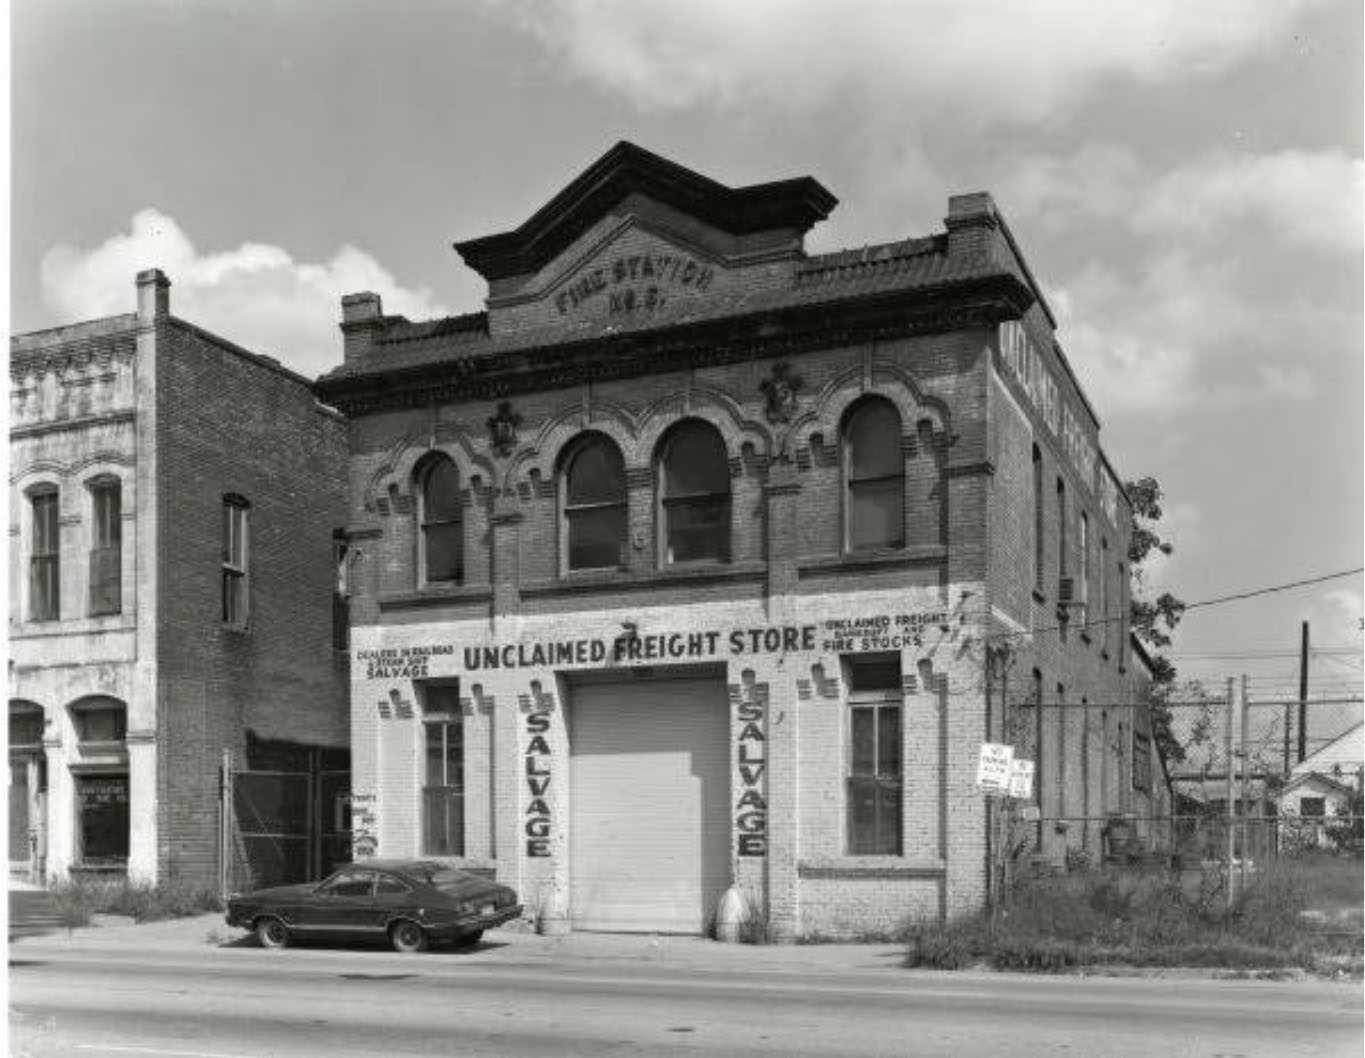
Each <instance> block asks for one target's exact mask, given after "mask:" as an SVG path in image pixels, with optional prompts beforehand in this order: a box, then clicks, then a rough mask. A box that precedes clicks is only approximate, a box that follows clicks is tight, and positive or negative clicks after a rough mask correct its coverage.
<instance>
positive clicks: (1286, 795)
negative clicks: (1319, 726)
mask: <svg viewBox="0 0 1365 1058" xmlns="http://www.w3.org/2000/svg"><path fill="white" fill-rule="evenodd" d="M1363 785H1365V725H1362V724H1356V725H1355V726H1354V727H1352V728H1351V729H1350V730H1348V731H1345V732H1343V733H1342V734H1340V735H1338V736H1337V737H1336V738H1334V739H1332V741H1331V742H1329V743H1327V745H1325V746H1323V747H1322V748H1321V749H1319V750H1318V751H1317V752H1315V753H1312V754H1310V755H1309V756H1307V757H1305V758H1304V759H1303V760H1302V761H1300V762H1299V763H1298V764H1297V765H1295V766H1294V768H1293V770H1292V771H1290V773H1289V777H1288V780H1287V781H1286V782H1285V784H1284V786H1283V787H1282V788H1281V789H1280V791H1279V792H1278V794H1277V795H1276V806H1277V808H1278V812H1279V816H1280V846H1281V848H1293V849H1303V848H1337V847H1340V846H1341V844H1342V843H1343V840H1345V841H1349V840H1350V836H1351V833H1352V832H1354V831H1355V830H1356V826H1355V820H1354V819H1353V817H1354V816H1358V815H1359V813H1360V807H1359V806H1360V795H1361V791H1362V786H1363ZM1343 828H1344V829H1343Z"/></svg>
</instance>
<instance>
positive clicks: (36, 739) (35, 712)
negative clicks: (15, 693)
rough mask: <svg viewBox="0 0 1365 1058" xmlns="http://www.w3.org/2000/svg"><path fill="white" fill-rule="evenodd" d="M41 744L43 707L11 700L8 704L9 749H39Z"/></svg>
mask: <svg viewBox="0 0 1365 1058" xmlns="http://www.w3.org/2000/svg"><path fill="white" fill-rule="evenodd" d="M42 744H43V707H42V706H41V705H39V704H38V703H37V702H28V701H24V700H22V699H18V698H13V699H10V703H9V748H10V749H11V750H20V749H24V750H33V749H40V748H41V747H42Z"/></svg>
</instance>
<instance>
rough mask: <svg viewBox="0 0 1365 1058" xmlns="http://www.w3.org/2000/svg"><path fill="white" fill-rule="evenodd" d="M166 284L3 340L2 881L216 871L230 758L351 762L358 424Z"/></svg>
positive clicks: (193, 875) (269, 763) (260, 762)
mask: <svg viewBox="0 0 1365 1058" xmlns="http://www.w3.org/2000/svg"><path fill="white" fill-rule="evenodd" d="M169 287H170V283H169V282H168V280H167V279H166V278H165V276H163V275H162V274H161V273H160V272H159V271H155V270H152V271H148V272H143V273H141V274H140V275H139V276H138V278H137V311H136V313H133V314H128V315H121V316H113V317H109V318H107V319H100V320H93V321H90V322H85V323H77V324H72V325H70V326H64V327H58V328H54V329H52V330H45V331H38V332H35V333H32V334H24V335H19V336H17V337H14V338H13V339H12V340H11V344H10V385H11V388H10V515H11V523H10V566H9V582H10V585H11V593H10V624H9V637H10V666H9V680H10V702H9V757H10V809H9V828H10V837H9V844H10V865H11V872H12V873H25V874H29V875H31V876H34V877H39V878H43V877H45V878H49V879H59V878H64V877H67V876H69V875H71V874H73V873H74V874H83V873H115V874H121V873H124V872H126V873H127V874H128V875H129V876H131V877H133V878H135V879H140V880H146V881H152V880H156V879H158V878H168V877H170V878H184V879H191V880H206V879H213V878H216V877H217V876H218V871H219V869H220V867H221V866H222V862H221V860H222V857H223V855H224V843H223V841H222V834H221V833H220V820H221V818H222V816H221V812H220V809H221V807H222V806H221V805H220V780H221V776H220V765H221V764H222V763H223V760H224V757H223V754H224V752H225V751H226V752H227V753H229V754H230V768H229V772H232V771H234V770H237V769H243V768H247V767H255V768H269V769H273V770H275V771H279V772H285V773H289V772H298V771H301V770H307V769H308V767H309V766H310V763H309V762H310V760H311V762H312V766H313V767H314V770H316V769H317V767H319V766H320V765H321V764H322V763H323V762H324V759H325V763H326V764H328V765H330V766H331V767H334V768H337V769H344V768H345V767H346V766H347V765H346V761H347V756H348V744H349V730H348V716H347V709H346V697H347V695H346V684H347V677H346V661H347V657H346V654H345V652H344V649H335V648H334V647H335V646H339V647H341V648H344V646H345V643H344V641H341V642H338V643H335V644H334V628H333V626H334V611H335V610H336V606H335V602H334V585H335V569H336V564H335V555H334V549H335V548H336V547H337V544H336V543H335V542H334V537H333V534H334V531H335V530H336V529H339V528H340V527H341V526H343V525H344V524H345V517H346V516H345V498H344V497H345V487H346V486H345V474H346V471H345V466H346V455H345V424H344V423H343V422H342V420H341V418H340V416H338V415H337V414H336V413H335V412H334V411H331V410H330V409H325V408H323V407H321V406H320V405H319V404H318V403H317V401H316V399H315V397H314V395H313V393H312V390H311V386H310V383H309V381H308V380H307V379H304V378H301V377H300V376H298V375H295V374H293V373H292V372H290V371H287V370H285V369H284V368H283V367H281V366H280V364H278V363H277V362H276V361H274V360H272V359H270V358H268V357H263V356H258V355H255V354H253V353H250V352H247V351H246V350H245V349H241V348H239V347H238V346H236V345H233V344H232V343H231V342H228V341H225V340H223V339H222V338H218V337H216V336H214V335H212V334H209V333H208V332H206V331H204V330H201V329H200V328H198V327H195V326H193V325H192V324H190V323H187V322H185V321H184V320H180V319H177V318H176V317H174V316H172V315H171V314H170V298H169ZM341 631H343V632H344V621H343V622H342V629H341ZM229 777H230V776H229ZM280 781H284V780H280ZM281 840H283V841H285V843H286V844H287V843H288V841H289V840H290V839H281ZM285 858H292V859H293V860H299V859H300V858H302V859H304V860H306V859H307V854H306V853H301V852H299V851H298V850H297V849H295V850H293V851H291V852H289V853H287V854H286V855H285Z"/></svg>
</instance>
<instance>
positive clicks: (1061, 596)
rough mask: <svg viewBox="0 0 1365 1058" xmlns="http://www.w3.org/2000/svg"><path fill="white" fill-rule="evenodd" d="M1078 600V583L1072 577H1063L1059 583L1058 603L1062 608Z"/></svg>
mask: <svg viewBox="0 0 1365 1058" xmlns="http://www.w3.org/2000/svg"><path fill="white" fill-rule="evenodd" d="M1075 599H1076V581H1075V580H1074V579H1073V578H1071V577H1063V578H1062V579H1061V580H1060V581H1058V582H1057V602H1058V603H1060V604H1061V605H1062V606H1066V605H1067V604H1068V603H1071V602H1074V601H1075Z"/></svg>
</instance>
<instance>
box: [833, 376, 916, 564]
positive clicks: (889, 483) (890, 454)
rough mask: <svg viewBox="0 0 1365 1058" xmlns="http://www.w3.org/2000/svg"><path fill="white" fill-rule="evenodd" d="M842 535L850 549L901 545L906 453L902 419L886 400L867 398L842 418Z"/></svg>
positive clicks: (903, 522) (859, 549) (896, 546)
mask: <svg viewBox="0 0 1365 1058" xmlns="http://www.w3.org/2000/svg"><path fill="white" fill-rule="evenodd" d="M843 436H844V477H845V481H846V492H847V497H848V502H847V504H846V505H845V518H846V524H845V527H844V539H845V542H846V547H847V549H848V550H849V551H865V550H875V549H878V548H899V547H904V546H905V454H904V452H903V451H902V448H901V418H900V414H899V413H898V412H897V411H896V409H895V407H894V406H893V405H892V404H891V402H890V401H887V400H881V399H879V398H875V397H874V398H870V399H868V400H865V401H863V402H861V403H860V404H858V405H857V406H856V407H855V408H854V409H853V410H852V411H851V412H850V413H849V416H848V418H847V419H846V420H845V422H844V435H843Z"/></svg>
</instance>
